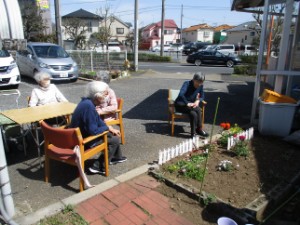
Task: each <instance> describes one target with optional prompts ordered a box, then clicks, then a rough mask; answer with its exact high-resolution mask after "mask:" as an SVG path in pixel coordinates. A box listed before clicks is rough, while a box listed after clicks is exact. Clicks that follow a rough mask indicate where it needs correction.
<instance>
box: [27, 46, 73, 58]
mask: <svg viewBox="0 0 300 225" xmlns="http://www.w3.org/2000/svg"><path fill="white" fill-rule="evenodd" d="M33 48H34V51H35V53H36V55H37V56H38V57H41V58H68V57H69V55H68V53H67V52H66V51H65V50H64V49H63V48H62V47H60V46H56V45H53V46H52V45H50V46H47V45H45V46H44V45H38V46H33Z"/></svg>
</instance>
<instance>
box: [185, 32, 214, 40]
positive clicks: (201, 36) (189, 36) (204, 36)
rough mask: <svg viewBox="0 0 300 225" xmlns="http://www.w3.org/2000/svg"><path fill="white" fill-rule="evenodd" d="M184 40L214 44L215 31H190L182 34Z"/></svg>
mask: <svg viewBox="0 0 300 225" xmlns="http://www.w3.org/2000/svg"><path fill="white" fill-rule="evenodd" d="M182 38H183V40H184V41H190V42H197V41H201V42H211V43H212V42H213V38H214V31H212V30H210V29H198V30H194V31H188V32H183V33H182Z"/></svg>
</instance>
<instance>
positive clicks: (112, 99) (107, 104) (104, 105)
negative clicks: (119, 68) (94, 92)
mask: <svg viewBox="0 0 300 225" xmlns="http://www.w3.org/2000/svg"><path fill="white" fill-rule="evenodd" d="M98 88H99V91H101V92H102V93H103V96H104V97H103V98H102V100H101V102H100V103H99V104H98V105H97V106H96V111H97V113H98V114H99V116H101V117H102V118H104V122H106V121H109V120H112V119H115V118H116V113H114V112H115V111H116V110H117V109H118V102H117V97H116V94H115V92H114V91H113V90H112V89H111V88H109V86H108V84H106V83H104V82H102V81H99V87H98Z"/></svg>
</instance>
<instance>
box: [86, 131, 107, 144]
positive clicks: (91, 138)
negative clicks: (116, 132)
mask: <svg viewBox="0 0 300 225" xmlns="http://www.w3.org/2000/svg"><path fill="white" fill-rule="evenodd" d="M107 133H108V131H104V132H103V133H101V134H97V135H93V136H89V137H87V138H84V139H83V141H82V144H86V143H88V142H90V141H93V140H95V139H97V138H99V137H101V136H104V135H106V134H107Z"/></svg>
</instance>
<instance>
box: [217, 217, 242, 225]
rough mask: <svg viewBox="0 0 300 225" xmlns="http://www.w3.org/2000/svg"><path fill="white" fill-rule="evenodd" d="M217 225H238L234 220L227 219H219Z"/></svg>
mask: <svg viewBox="0 0 300 225" xmlns="http://www.w3.org/2000/svg"><path fill="white" fill-rule="evenodd" d="M218 225H238V224H237V223H236V222H235V221H234V220H232V219H230V218H228V217H220V218H219V219H218Z"/></svg>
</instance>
